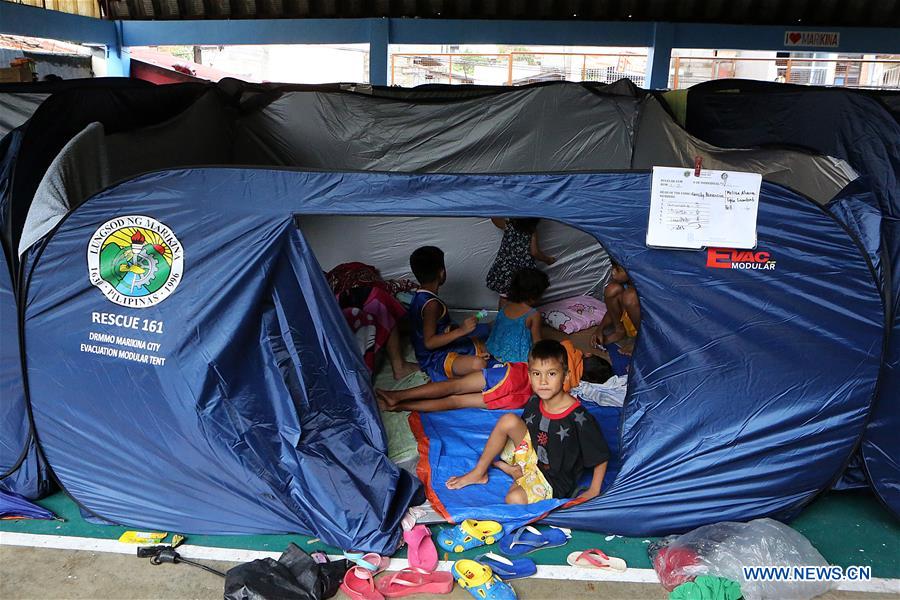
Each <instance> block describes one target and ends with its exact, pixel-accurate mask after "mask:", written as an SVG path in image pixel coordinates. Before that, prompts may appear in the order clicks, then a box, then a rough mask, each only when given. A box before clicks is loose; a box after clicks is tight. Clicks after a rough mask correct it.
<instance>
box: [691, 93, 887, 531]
mask: <svg viewBox="0 0 900 600" xmlns="http://www.w3.org/2000/svg"><path fill="white" fill-rule="evenodd" d="M896 98H897V96H896V95H893V96H892V95H888V94H881V95H879V94H876V93H873V92H855V91H851V90H846V89H828V88H815V87H813V88H810V87H806V86H786V85H775V84H771V83H762V82H755V81H741V80H737V81H719V82H710V83H706V84H703V85H698V86H695V87H693V88H691V89H690V91H689V93H688V105H687V121H686V126H687V128H688V130H689V131H690V132H691V133H692V134H694V135H697V136H698V137H700V138H702V139H703V140H706V141H707V142H710V143H712V144H716V145H717V146H723V147H746V146H748V145H750V146H760V147H784V146H790V147H797V148H805V149H808V150H811V151H813V152H819V153H822V154H827V155H829V156H834V157H837V158H841V159H845V160H846V161H847V162H848V163H849V164H850V165H852V166H853V168H854V169H856V171H857V172H859V173H860V174H862V175H865V176H866V177H867V179H868V180H869V181H870V185H871V187H872V192H873V197H872V200H871V204H872V206H873V207H875V208H876V210H877V211H878V212H879V213H880V214H881V217H882V218H881V228H880V231H879V237H880V238H881V257H880V260H881V264H882V268H883V269H884V271H885V272H884V274H883V281H884V282H885V285H884V292H885V301H886V308H887V310H886V318H887V319H888V321H889V323H890V325H889V327H890V329H891V335H890V347H889V348H888V350H887V352H886V355H885V361H884V365H883V373H882V375H881V380H880V381H881V383H880V386H879V393H878V398H877V401H876V403H875V407H874V409H873V413H872V418H871V422H870V423H869V425H868V426H867V428H866V434H865V436H864V438H863V440H862V444H861V451H862V456H863V458H864V460H865V468H866V470H867V472H868V475H869V479H870V480H871V481H872V484H873V487H874V489H875V491H876V492H877V494H878V495H879V497H880V498H881V499H882V501H883V502H884V503H885V505H886V506H887V507H888V508H889V509H890V510H892V511H893V512H894V514H895V515H897V516H900V438H898V436H897V435H896V433H895V432H896V431H897V429H898V428H900V121H898V117H897V112H896ZM892 110H893V112H892ZM823 123H827V124H828V126H827V127H823Z"/></svg>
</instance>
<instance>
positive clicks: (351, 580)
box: [341, 567, 384, 600]
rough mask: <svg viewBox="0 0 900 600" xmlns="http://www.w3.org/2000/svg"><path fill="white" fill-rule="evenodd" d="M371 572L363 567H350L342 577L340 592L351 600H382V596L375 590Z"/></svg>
mask: <svg viewBox="0 0 900 600" xmlns="http://www.w3.org/2000/svg"><path fill="white" fill-rule="evenodd" d="M374 577H375V576H374V575H373V574H372V571H370V570H368V569H365V568H363V567H352V568H351V569H350V570H349V571H347V574H346V575H344V582H343V583H342V584H341V591H342V592H344V594H346V595H347V597H348V598H353V600H384V595H382V593H381V592H379V591H378V590H377V589H375V579H374Z"/></svg>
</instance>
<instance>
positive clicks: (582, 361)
mask: <svg viewBox="0 0 900 600" xmlns="http://www.w3.org/2000/svg"><path fill="white" fill-rule="evenodd" d="M562 347H563V348H564V349H565V351H566V353H567V361H566V365H567V372H568V373H569V375H570V376H569V377H568V379H567V381H566V385H565V390H566V391H568V390H569V389H570V387H574V386H577V385H579V384H580V383H581V382H589V383H603V382H606V381H607V380H609V378H610V377H611V376H612V367H611V366H610V364H609V363H608V362H606V361H605V360H603V359H602V358H600V357H598V356H583V355H582V353H581V352H580V351H578V350H576V349H575V347H574V346H573V345H572V343H571V342H570V341H568V340H566V341H564V342H562ZM528 372H529V369H528V363H525V362H510V363H504V364H501V365H496V366H494V367H488V368H485V369H482V370H481V371H475V372H474V373H469V374H468V375H464V376H463V377H460V378H457V379H449V380H447V381H439V382H432V383H426V384H424V385H420V386H417V387H413V388H409V389H406V390H397V391H391V390H375V393H376V394H377V396H378V401H379V405H380V406H381V408H382V410H387V411H413V410H415V411H419V412H435V411H440V410H454V409H457V408H487V409H490V410H504V409H505V410H512V409H519V408H522V407H523V406H525V404H526V403H527V402H528V400H529V398H531V396H532V395H533V393H534V392H533V391H532V389H531V380H530V378H529V374H528Z"/></svg>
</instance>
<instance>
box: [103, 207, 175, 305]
mask: <svg viewBox="0 0 900 600" xmlns="http://www.w3.org/2000/svg"><path fill="white" fill-rule="evenodd" d="M87 262H88V276H89V277H90V280H91V283H92V284H93V285H95V286H97V287H98V288H100V290H101V291H102V292H103V295H104V296H106V297H107V298H108V299H109V300H110V301H112V302H115V303H116V304H118V305H120V306H127V307H130V308H147V307H149V306H153V305H154V304H158V303H160V302H162V301H163V300H165V299H166V298H167V297H168V296H169V294H171V293H172V292H174V291H175V288H176V287H178V284H179V283H180V282H181V275H182V271H183V270H184V248H182V246H181V242H179V241H178V238H176V237H175V234H174V233H172V230H171V229H169V228H168V227H166V226H165V225H163V224H162V223H160V222H159V221H157V220H156V219H153V218H150V217H145V216H141V215H128V216H124V217H116V218H115V219H110V220H109V221H107V222H106V223H104V224H103V225H101V226H100V227H99V228H98V229H97V231H95V232H94V235H92V236H91V240H90V242H88V248H87Z"/></svg>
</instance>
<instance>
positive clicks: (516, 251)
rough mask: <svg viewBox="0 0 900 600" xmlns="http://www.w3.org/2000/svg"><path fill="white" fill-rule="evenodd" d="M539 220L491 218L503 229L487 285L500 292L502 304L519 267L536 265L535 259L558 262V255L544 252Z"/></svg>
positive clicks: (529, 267) (549, 263) (525, 267)
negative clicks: (539, 237) (541, 245)
mask: <svg viewBox="0 0 900 600" xmlns="http://www.w3.org/2000/svg"><path fill="white" fill-rule="evenodd" d="M538 221H540V219H499V218H494V219H491V222H492V223H493V224H494V225H495V226H496V227H498V228H499V229H502V230H503V239H502V240H501V242H500V249H499V250H497V256H496V257H494V264H492V265H491V269H490V270H489V271H488V274H487V279H486V283H487V287H488V289H491V290H493V291H495V292H497V293H498V294H500V306H501V307H502V306H503V304H504V302H505V299H506V295H507V294H508V293H509V284H510V283H511V282H512V277H513V275H514V274H515V273H516V271H518V270H519V269H535V268H537V264H536V263H535V261H536V260H539V261H541V262H542V263H545V264H547V265H552V264H553V263H554V262H556V258H554V257H553V256H548V255H547V254H544V253H543V252H542V251H541V247H540V244H539V243H538V237H537V225H538Z"/></svg>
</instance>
